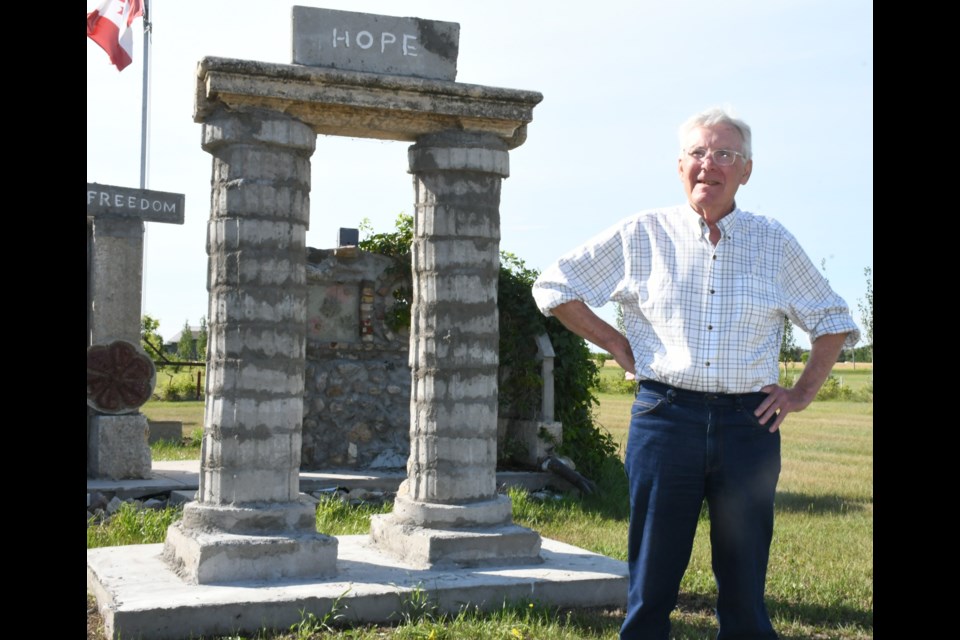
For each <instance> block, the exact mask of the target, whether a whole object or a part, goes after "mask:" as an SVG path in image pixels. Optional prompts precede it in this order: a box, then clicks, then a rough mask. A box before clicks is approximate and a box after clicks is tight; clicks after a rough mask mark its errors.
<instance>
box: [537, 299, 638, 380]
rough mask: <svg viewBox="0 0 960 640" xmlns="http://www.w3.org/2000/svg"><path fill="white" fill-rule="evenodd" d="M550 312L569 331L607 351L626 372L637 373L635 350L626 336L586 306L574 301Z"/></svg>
mask: <svg viewBox="0 0 960 640" xmlns="http://www.w3.org/2000/svg"><path fill="white" fill-rule="evenodd" d="M550 312H551V313H552V314H553V315H554V317H556V318H557V320H559V321H560V322H561V323H562V324H563V326H565V327H566V328H567V329H570V331H573V332H574V333H575V334H577V335H578V336H580V337H581V338H583V339H585V340H589V341H590V342H592V343H593V344H595V345H597V346H598V347H600V348H601V349H605V350H607V351H608V352H609V353H610V354H611V355H612V356H613V357H614V359H615V360H616V361H617V363H619V364H620V366H621V367H623V369H624V370H625V371H629V372H630V373H636V371H635V370H634V369H635V366H634V361H633V350H632V349H631V348H630V342H629V341H628V340H627V338H626V336H624V335H623V334H622V333H620V332H619V331H617V330H616V329H615V328H614V327H612V326H611V325H610V324H609V323H608V322H606V321H605V320H603V319H602V318H601V317H600V316H598V315H597V314H595V313H594V312H593V311H592V310H591V309H590V307H588V306H587V305H586V304H584V303H583V302H580V301H579V300H573V301H571V302H565V303H563V304H561V305H558V306H556V307H554V308H553V309H551V310H550Z"/></svg>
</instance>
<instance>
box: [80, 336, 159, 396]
mask: <svg viewBox="0 0 960 640" xmlns="http://www.w3.org/2000/svg"><path fill="white" fill-rule="evenodd" d="M156 375H157V370H156V368H155V367H154V366H153V361H151V360H150V358H148V357H147V356H146V354H144V353H142V352H141V351H139V350H137V348H136V347H135V346H134V345H132V344H130V343H129V342H127V341H126V340H115V341H113V342H111V343H110V344H108V345H100V344H95V345H91V346H90V347H87V404H88V405H89V406H90V407H93V408H94V409H96V410H97V411H100V412H102V413H110V414H118V413H129V412H131V411H134V410H136V409H139V408H140V407H141V406H143V404H144V403H145V402H146V401H147V400H149V399H150V394H151V393H153V387H154V384H155V383H156Z"/></svg>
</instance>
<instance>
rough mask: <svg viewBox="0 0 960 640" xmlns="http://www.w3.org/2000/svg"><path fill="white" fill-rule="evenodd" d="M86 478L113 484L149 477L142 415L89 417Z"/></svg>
mask: <svg viewBox="0 0 960 640" xmlns="http://www.w3.org/2000/svg"><path fill="white" fill-rule="evenodd" d="M88 424H89V427H88V429H89V433H88V434H87V475H88V476H89V477H91V478H104V479H112V480H117V479H121V478H149V477H150V444H149V442H148V433H149V431H150V427H149V426H148V424H147V417H146V416H145V415H143V414H142V413H136V414H129V415H121V416H103V415H91V416H90V417H89V421H88Z"/></svg>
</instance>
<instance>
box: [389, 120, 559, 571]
mask: <svg viewBox="0 0 960 640" xmlns="http://www.w3.org/2000/svg"><path fill="white" fill-rule="evenodd" d="M409 158H410V171H411V173H413V174H414V188H415V190H416V215H415V217H414V239H413V246H412V256H413V309H412V313H411V316H412V318H411V337H410V366H411V369H412V393H411V400H410V421H411V426H410V458H409V460H408V462H407V479H406V480H405V481H404V483H403V485H402V486H401V488H400V491H399V492H398V494H397V497H396V500H395V502H394V509H393V512H392V513H390V514H387V515H382V516H374V517H373V518H371V529H370V530H371V537H372V539H373V540H374V542H375V543H376V544H377V545H378V546H379V547H381V548H383V549H384V550H386V551H389V552H390V553H391V554H393V555H396V556H399V557H400V558H402V559H403V560H405V561H407V562H410V563H411V564H414V565H419V566H442V565H465V566H472V565H484V564H494V563H496V564H503V563H506V564H523V563H533V562H540V561H541V558H540V555H539V552H540V536H539V534H537V533H536V532H534V531H532V530H530V529H527V528H524V527H520V526H517V525H514V524H513V517H512V505H511V501H510V498H509V496H505V495H499V494H498V493H497V490H496V489H497V487H496V465H497V368H498V364H499V355H498V351H499V329H498V313H497V278H498V274H499V266H500V258H499V255H500V187H501V183H502V181H503V178H505V177H507V176H508V175H509V155H508V151H507V145H506V143H505V142H504V141H503V140H502V139H501V138H500V137H499V136H496V135H491V134H486V133H468V132H455V131H450V132H442V133H435V134H428V135H424V136H421V137H420V138H419V139H418V140H417V144H415V145H413V146H412V147H410V151H409Z"/></svg>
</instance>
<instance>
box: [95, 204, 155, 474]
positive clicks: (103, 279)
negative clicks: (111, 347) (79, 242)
mask: <svg viewBox="0 0 960 640" xmlns="http://www.w3.org/2000/svg"><path fill="white" fill-rule="evenodd" d="M143 230H144V223H143V220H141V219H138V218H109V217H95V218H87V251H88V255H87V348H88V353H89V349H90V348H93V347H101V346H102V347H105V346H106V345H108V344H114V343H116V342H118V341H122V342H123V343H124V344H127V345H129V346H130V348H131V349H137V350H139V349H140V311H141V304H142V303H141V297H142V295H143ZM144 357H145V356H144ZM148 362H149V361H148ZM148 366H149V368H150V369H151V370H152V369H153V363H152V362H149V365H148ZM87 369H88V372H87V377H88V383H87V393H88V401H87V403H88V406H87V476H88V477H90V478H109V479H112V480H118V479H130V478H149V477H150V469H151V460H150V442H149V433H150V425H149V422H148V421H147V417H146V416H145V415H143V414H142V413H140V412H139V410H138V409H139V408H140V406H141V405H142V404H143V403H144V402H146V401H147V400H149V399H150V392H151V391H153V385H152V384H151V385H150V389H149V391H147V396H146V397H145V398H140V399H139V404H136V406H129V407H112V408H111V411H110V412H105V411H101V410H99V409H101V408H102V407H97V406H96V405H94V406H91V403H90V399H89V395H90V383H89V378H90V375H91V374H90V362H89V355H88V363H87ZM100 373H102V372H100ZM151 373H153V374H154V375H155V372H153V371H151ZM146 377H147V378H148V379H150V375H147V376H146ZM153 380H154V381H155V378H153ZM112 413H116V414H120V415H111V414H112Z"/></svg>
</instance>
